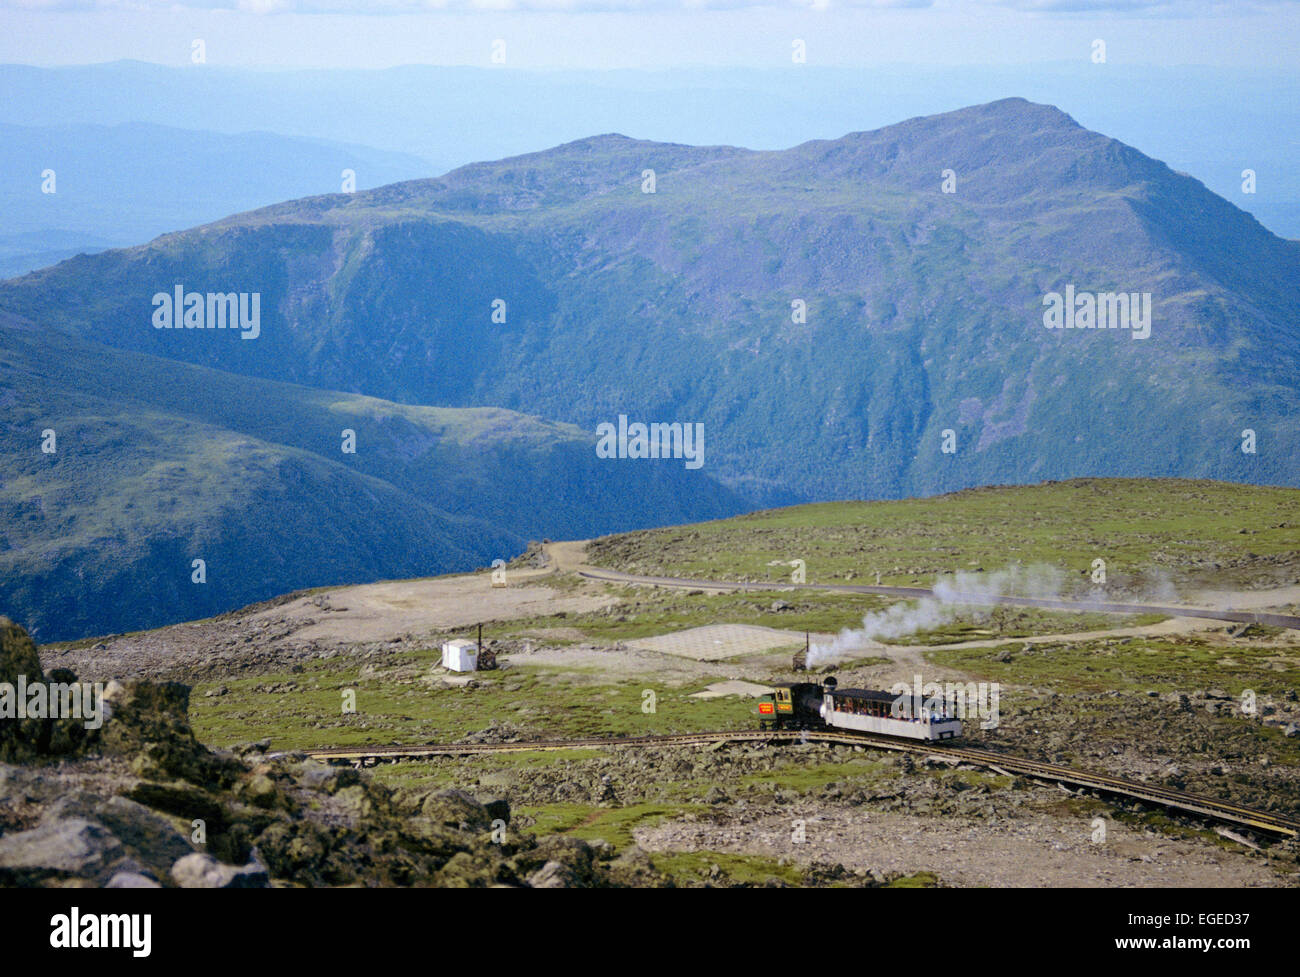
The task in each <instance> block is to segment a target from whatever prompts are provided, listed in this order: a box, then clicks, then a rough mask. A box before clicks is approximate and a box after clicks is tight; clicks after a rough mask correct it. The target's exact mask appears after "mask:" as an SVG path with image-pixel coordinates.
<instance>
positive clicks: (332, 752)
mask: <svg viewBox="0 0 1300 977" xmlns="http://www.w3.org/2000/svg"><path fill="white" fill-rule="evenodd" d="M755 742H762V743H834V744H837V745H847V746H865V747H871V748H873V749H882V750H894V751H896V752H903V753H919V754H924V755H927V756H938V757H944V758H948V759H951V760H953V761H954V762H957V763H969V764H973V765H975V766H980V767H985V768H989V769H992V770H995V771H997V772H1000V773H1005V774H1015V775H1018V776H1022V777H1029V778H1032V779H1035V780H1042V781H1047V782H1049V783H1055V784H1060V785H1063V786H1067V787H1073V788H1075V789H1078V790H1090V791H1095V792H1097V793H1101V794H1106V795H1110V796H1116V797H1126V798H1130V799H1133V800H1137V801H1141V802H1143V803H1147V804H1153V805H1156V806H1159V807H1164V808H1167V809H1169V810H1174V811H1180V812H1182V813H1185V814H1192V815H1195V816H1198V817H1203V818H1208V819H1210V820H1213V821H1221V822H1224V823H1228V824H1235V825H1239V826H1242V827H1247V828H1251V829H1253V830H1255V831H1258V832H1262V833H1264V834H1271V835H1277V836H1282V837H1290V838H1295V837H1300V821H1297V820H1295V819H1292V818H1288V817H1284V816H1282V815H1278V814H1273V813H1271V812H1268V811H1259V810H1255V809H1254V808H1249V807H1245V806H1243V805H1240V804H1233V803H1231V802H1229V801H1222V800H1217V799H1215V798H1212V797H1203V796H1201V795H1199V794H1191V793H1187V792H1185V791H1179V790H1173V789H1171V788H1168V787H1160V786H1157V785H1153V784H1145V783H1142V782H1141V781H1136V780H1127V779H1125V778H1123V777H1114V776H1111V775H1110V774H1103V773H1093V772H1089V771H1084V770H1076V769H1074V768H1072V767H1064V766H1060V765H1059V764H1053V763H1042V762H1039V761H1037V760H1027V759H1024V758H1022V757H1015V756H1008V755H1007V754H1003V753H994V752H991V751H989V750H979V749H974V748H971V747H965V746H949V745H941V744H938V743H920V742H911V741H908V740H900V739H893V738H890V737H887V736H872V735H868V734H849V733H840V732H830V731H825V730H798V731H780V730H721V731H717V732H709V733H678V734H672V735H664V736H629V737H622V736H610V737H593V738H587V739H572V740H535V741H530V742H522V743H445V744H425V745H417V746H357V747H340V748H336V749H318V750H307V751H305V752H306V753H307V754H308V755H309V756H311V757H312V758H314V759H316V760H323V761H327V762H335V763H338V762H350V763H354V764H357V765H364V764H369V763H378V762H385V761H387V762H395V761H398V760H418V759H422V758H426V757H434V756H475V755H482V754H487V753H525V752H533V751H555V750H578V749H600V748H604V747H633V748H637V747H640V748H645V747H662V746H712V745H714V744H718V743H755Z"/></svg>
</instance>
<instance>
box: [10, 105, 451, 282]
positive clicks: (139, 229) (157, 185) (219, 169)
mask: <svg viewBox="0 0 1300 977" xmlns="http://www.w3.org/2000/svg"><path fill="white" fill-rule="evenodd" d="M0 90H3V88H2V87H0ZM185 118H187V119H192V118H193V116H192V115H187V116H186V117H185ZM345 169H350V170H352V171H353V172H354V173H355V174H356V185H357V186H358V187H359V188H367V187H376V186H380V185H382V184H385V183H392V182H393V181H395V180H404V179H411V178H413V177H420V176H430V175H432V174H434V173H437V172H439V171H438V170H435V169H433V168H431V167H430V165H429V164H428V163H427V162H425V161H424V160H421V159H418V158H416V157H414V156H409V155H406V154H403V153H396V152H391V151H387V150H376V149H369V148H366V147H363V146H349V145H342V144H334V143H325V142H321V141H320V140H312V139H305V138H299V137H290V136H281V135H276V134H274V133H270V132H244V133H239V134H225V133H216V132H203V131H197V130H194V129H188V128H176V127H173V126H159V125H153V124H149V123H140V122H126V123H121V124H118V125H112V126H104V125H89V124H80V123H79V124H69V125H58V126H40V127H31V126H18V125H8V124H0V174H3V175H4V179H3V180H0V213H3V214H4V220H3V223H2V224H0V278H8V277H11V276H13V275H17V274H21V273H22V272H25V271H30V270H31V269H33V268H41V267H44V266H46V265H51V264H54V263H55V262H57V261H62V260H63V259H64V258H69V257H72V256H73V255H75V254H78V253H81V252H87V251H89V252H93V251H100V250H103V249H105V248H108V247H120V246H123V245H130V244H138V243H140V242H141V241H147V240H149V239H150V238H153V237H156V236H158V235H159V234H163V233H166V232H168V231H178V230H183V229H184V228H187V227H192V226H193V225H195V224H201V223H204V222H206V221H210V220H216V219H217V218H219V217H225V216H226V215H228V214H231V213H234V212H236V211H241V210H248V209H250V208H253V207H260V206H264V205H266V204H270V203H276V202H278V201H281V200H286V199H290V198H293V197H301V196H304V195H307V194H312V193H322V192H329V191H336V190H339V189H341V186H342V173H343V170H345ZM47 170H51V171H53V174H54V180H53V189H54V191H55V192H53V193H47V192H43V184H44V183H45V181H44V180H43V179H42V174H43V173H45V172H46V171H47Z"/></svg>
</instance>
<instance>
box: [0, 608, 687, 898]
mask: <svg viewBox="0 0 1300 977" xmlns="http://www.w3.org/2000/svg"><path fill="white" fill-rule="evenodd" d="M19 676H23V678H24V682H25V684H27V685H28V686H29V687H30V685H31V684H32V683H35V682H45V683H51V682H60V683H69V682H72V681H74V676H72V674H71V673H70V672H68V671H67V670H55V671H53V672H51V673H50V674H49V675H48V676H47V675H45V674H44V673H43V672H42V670H41V667H40V658H39V655H38V654H37V651H36V647H35V645H34V644H33V643H32V641H31V639H30V638H29V637H28V635H27V633H26V632H25V631H23V629H22V628H21V627H19V626H17V625H16V624H14V623H12V622H11V621H9V620H8V619H7V618H0V683H10V684H15V685H16V684H17V681H18V677H19ZM103 694H104V704H105V708H104V716H105V719H104V722H103V725H102V726H101V727H100V728H98V729H87V728H86V723H85V722H84V721H82V720H76V719H72V720H69V719H48V718H37V719H0V885H2V886H108V887H113V888H126V887H160V886H166V887H181V888H256V887H267V886H272V885H275V886H346V885H354V886H491V885H508V886H531V887H535V888H551V887H570V886H646V885H663V884H666V880H665V879H664V877H662V876H661V875H659V874H658V873H657V872H656V871H655V870H654V869H653V868H652V866H651V865H650V863H649V861H648V859H647V858H646V857H645V856H644V855H643V854H641V853H640V852H638V851H633V852H631V853H628V854H624V855H622V856H619V857H617V858H615V857H613V855H612V850H611V849H609V848H608V846H591V845H588V844H586V843H585V842H582V841H579V840H576V839H572V838H564V837H559V836H550V837H542V838H535V837H533V836H531V835H521V834H519V833H518V832H517V831H515V830H514V829H513V828H512V827H511V826H510V824H509V819H510V811H509V806H508V805H507V804H506V802H504V801H500V800H497V801H489V802H488V803H486V804H484V803H480V802H479V801H478V800H475V799H474V798H473V797H471V796H469V795H468V794H465V793H462V792H460V791H447V790H443V791H434V790H419V789H402V790H390V789H389V788H387V787H385V786H383V785H380V784H378V783H376V782H374V781H372V780H371V779H369V778H368V777H367V776H365V775H364V774H362V773H360V772H358V771H356V770H353V769H352V768H350V767H341V768H340V767H332V766H327V765H325V764H321V763H318V762H315V761H313V760H310V759H308V758H307V757H305V756H303V755H301V754H279V755H268V753H267V750H268V748H269V745H270V744H269V742H263V743H258V744H251V745H249V746H246V747H243V748H241V749H239V750H235V751H215V752H214V751H212V750H209V749H207V748H206V747H205V746H203V744H201V743H200V742H199V741H198V740H197V739H195V737H194V733H193V731H192V729H191V728H190V725H189V720H188V706H189V688H188V687H187V686H185V685H181V684H178V683H153V682H146V681H141V682H129V683H125V684H123V683H117V682H110V683H109V684H108V685H107V687H105V688H104V690H103Z"/></svg>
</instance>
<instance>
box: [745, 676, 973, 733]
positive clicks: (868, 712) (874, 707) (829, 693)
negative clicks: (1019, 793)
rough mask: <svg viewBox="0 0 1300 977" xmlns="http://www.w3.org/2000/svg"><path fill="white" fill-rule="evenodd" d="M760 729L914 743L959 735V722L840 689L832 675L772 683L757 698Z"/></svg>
mask: <svg viewBox="0 0 1300 977" xmlns="http://www.w3.org/2000/svg"><path fill="white" fill-rule="evenodd" d="M758 715H759V728H760V729H826V728H833V729H843V730H849V731H851V732H859V733H879V734H883V735H885V736H902V737H905V738H907V739H913V740H950V739H956V738H957V737H959V736H961V720H959V719H957V718H956V717H955V716H953V715H951V714H950V713H949V712H948V711H947V709H946V707H944V706H942V705H940V704H935V703H932V702H922V701H918V700H917V699H914V698H913V697H911V696H907V695H902V696H900V695H897V694H895V693H893V692H883V691H880V690H877V689H841V688H839V687H838V682H836V680H835V679H834V678H833V677H828V678H827V679H826V680H825V681H824V682H823V683H822V684H821V685H817V684H815V683H813V682H775V683H773V684H772V690H771V691H770V692H768V693H766V694H765V695H762V696H760V697H759V700H758Z"/></svg>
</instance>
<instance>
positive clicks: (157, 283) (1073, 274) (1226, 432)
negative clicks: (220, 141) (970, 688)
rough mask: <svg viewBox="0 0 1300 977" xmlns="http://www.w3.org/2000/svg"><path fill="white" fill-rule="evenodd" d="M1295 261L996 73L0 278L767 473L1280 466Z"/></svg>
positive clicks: (402, 189)
mask: <svg viewBox="0 0 1300 977" xmlns="http://www.w3.org/2000/svg"><path fill="white" fill-rule="evenodd" d="M945 171H948V172H951V173H952V174H953V175H954V179H955V182H956V192H955V193H950V194H949V193H944V192H943V191H942V189H941V182H942V180H943V174H944V173H945ZM651 172H652V173H653V182H654V187H653V189H654V191H655V192H653V193H648V192H643V190H645V189H646V188H647V187H648V184H647V183H646V177H647V175H648V174H650V173H651ZM1298 279H1300V244H1297V243H1295V242H1288V241H1284V240H1282V239H1280V238H1278V237H1276V236H1275V235H1273V234H1271V233H1270V232H1268V231H1267V230H1266V229H1264V228H1263V227H1261V226H1260V225H1259V224H1258V222H1256V221H1255V220H1254V219H1253V218H1251V217H1250V216H1249V215H1247V214H1245V213H1243V212H1242V211H1240V210H1238V209H1236V208H1235V207H1233V206H1232V205H1231V204H1229V203H1227V202H1226V201H1223V200H1222V199H1221V198H1219V197H1216V196H1215V195H1214V194H1212V193H1210V192H1209V191H1207V190H1206V189H1205V188H1204V187H1203V186H1202V185H1201V184H1200V183H1198V182H1197V181H1195V180H1194V179H1192V178H1190V177H1186V176H1182V175H1179V174H1176V173H1174V172H1173V171H1171V170H1169V169H1168V167H1166V166H1165V165H1164V164H1162V163H1159V162H1158V161H1155V160H1152V159H1150V158H1148V157H1146V156H1144V155H1142V154H1141V153H1140V152H1138V151H1137V150H1134V149H1132V148H1130V147H1128V146H1125V145H1123V144H1121V143H1119V142H1116V141H1115V140H1113V139H1109V138H1107V137H1105V136H1103V135H1099V134H1097V133H1094V132H1090V131H1089V130H1087V129H1084V128H1082V127H1081V126H1079V125H1078V124H1077V123H1075V122H1074V121H1073V120H1072V119H1071V118H1070V117H1069V116H1068V115H1066V114H1065V113H1063V112H1061V111H1059V110H1058V109H1055V108H1053V107H1051V106H1045V105H1035V104H1033V103H1029V102H1026V101H1024V100H1022V99H1008V100H1004V101H1000V102H995V103H991V104H989V105H982V106H975V107H972V108H969V109H963V110H960V111H957V112H952V113H947V114H945V115H940V116H933V117H926V118H919V119H912V120H908V121H906V122H903V123H900V124H898V125H895V126H890V127H887V128H885V129H881V130H877V131H874V132H866V133H854V134H851V135H848V136H845V137H843V138H842V139H838V140H830V141H816V142H811V143H805V144H803V145H800V146H796V147H794V148H793V149H790V150H786V151H782V152H755V151H749V150H741V149H734V148H728V147H704V148H701V147H689V146H676V145H665V144H657V143H646V142H642V141H637V140H632V139H628V138H626V137H622V136H617V135H606V136H598V137H593V138H590V139H584V140H580V141H578V142H574V143H569V144H566V145H564V146H560V147H557V148H555V149H553V150H548V151H546V152H541V153H532V154H528V155H526V156H521V157H515V158H512V159H508V160H502V161H500V162H496V163H483V164H474V165H472V166H468V167H464V168H462V169H459V170H456V171H453V172H452V173H449V174H447V175H446V176H444V177H441V178H437V179H429V180H418V181H411V182H407V183H400V184H395V185H391V186H387V187H382V188H378V189H376V190H372V191H367V192H362V193H357V194H354V195H330V196H323V197H311V198H305V199H303V200H299V201H293V202H289V203H284V204H278V205H274V206H271V207H267V208H263V209H261V210H257V211H252V212H250V213H247V214H241V215H238V216H235V217H231V218H228V219H225V220H222V221H218V222H216V223H214V224H210V225H206V226H204V227H202V228H197V229H195V230H193V231H187V232H183V233H180V234H174V235H168V236H165V237H163V238H160V239H158V240H156V241H154V242H151V243H150V244H148V245H143V246H140V247H137V248H132V249H128V250H123V251H115V252H110V253H107V254H102V255H96V256H93V257H89V258H82V259H74V260H73V261H69V262H65V263H64V264H62V265H60V266H58V267H56V268H54V269H50V270H47V271H42V272H39V273H36V274H33V275H29V276H27V277H25V278H22V279H19V280H16V281H13V282H9V283H5V284H4V285H0V307H6V308H10V309H13V310H14V311H16V312H19V313H21V314H22V315H25V316H28V317H29V318H32V319H33V320H34V321H39V322H42V323H46V324H49V325H52V326H58V327H59V328H62V329H66V330H68V331H70V332H74V333H79V334H81V335H83V336H87V337H88V338H94V339H96V340H99V341H103V342H106V343H109V344H112V345H117V346H121V347H123V348H130V349H136V350H139V351H142V352H149V353H152V354H154V355H159V356H164V357H170V358H175V359H182V360H186V361H189V362H193V363H197V364H202V365H206V366H211V367H216V368H219V369H223V370H228V371H230V372H234V373H240V374H246V375H255V376H261V377H266V378H270V379H277V380H285V381H290V382H293V383H299V384H306V385H313V386H324V387H329V388H334V389H344V390H355V391H359V392H365V393H367V394H370V395H373V396H379V397H383V398H386V399H391V400H395V401H398V402H404V403H442V404H448V405H451V406H488V405H491V406H504V407H507V408H509V409H512V410H519V411H522V412H525V413H533V414H537V415H540V416H544V417H548V418H555V419H557V420H563V421H567V422H571V423H574V424H577V425H578V426H580V427H583V428H585V429H588V430H591V429H594V427H595V425H596V424H598V423H601V422H607V421H611V420H613V419H615V418H616V416H617V415H618V414H619V413H627V414H629V416H631V415H643V416H644V419H646V420H690V421H698V422H702V423H704V424H705V427H706V429H707V430H708V432H709V444H710V462H709V464H708V466H707V470H708V472H709V473H710V474H712V475H714V476H716V477H718V478H720V479H722V480H723V481H724V482H725V483H726V484H728V485H730V486H731V487H732V488H733V489H735V490H736V491H739V492H741V493H742V494H743V495H745V496H746V497H748V498H750V499H751V500H752V501H754V502H755V503H767V502H780V501H800V500H810V499H827V498H839V497H879V496H899V495H911V494H927V493H932V492H936V491H946V490H950V489H955V488H960V487H963V486H966V485H976V484H983V483H987V482H1015V481H1022V480H1034V479H1041V478H1058V477H1060V478H1063V477H1070V476H1073V475H1079V474H1095V475H1185V476H1207V477H1221V478H1231V479H1236V480H1244V481H1265V482H1268V481H1281V482H1287V483H1293V482H1295V481H1296V480H1297V479H1298V478H1300V460H1297V458H1296V456H1295V455H1294V453H1293V452H1289V451H1283V450H1281V447H1280V446H1281V445H1283V444H1286V443H1290V442H1292V441H1293V440H1294V435H1295V433H1296V420H1295V419H1296V417H1297V416H1300V413H1298V411H1297V408H1300V403H1297V393H1296V390H1297V388H1298V387H1300V382H1297V381H1298V380H1300V370H1298V369H1297V366H1298V364H1297V355H1298V351H1300V342H1298V340H1300V301H1298V300H1297V297H1296V294H1295V292H1294V289H1293V287H1292V286H1293V283H1294V282H1295V281H1296V280H1298ZM177 282H185V283H187V287H189V286H190V285H192V286H193V287H196V288H197V287H200V286H203V287H210V288H218V289H224V288H235V287H239V288H240V289H254V288H255V289H257V290H258V291H260V292H261V294H262V302H263V309H264V326H263V333H264V334H263V336H262V338H261V339H259V340H258V341H257V342H256V343H240V344H232V343H229V342H224V343H212V342H206V341H198V342H188V341H178V339H177V337H176V336H174V335H171V334H166V333H163V332H158V331H155V330H152V329H150V328H149V327H148V317H149V311H150V310H149V306H148V302H149V297H150V296H151V295H152V294H153V293H154V292H155V291H156V290H157V289H162V288H168V289H169V288H171V287H173V285H174V284H175V283H177ZM1067 284H1073V285H1075V286H1076V287H1077V288H1078V289H1079V290H1081V291H1086V290H1093V291H1108V290H1123V291H1126V292H1128V291H1137V292H1151V293H1152V295H1153V307H1154V315H1155V317H1156V324H1155V327H1154V329H1153V333H1152V336H1151V338H1150V339H1148V340H1145V341H1143V342H1134V341H1132V340H1131V339H1130V337H1129V336H1128V335H1123V336H1119V335H1105V336H1097V335H1087V336H1086V337H1085V336H1084V335H1075V334H1073V333H1054V332H1052V331H1049V330H1045V329H1044V328H1043V326H1042V319H1041V316H1042V301H1043V296H1044V295H1046V294H1047V293H1049V292H1052V291H1054V290H1058V289H1061V288H1063V287H1064V286H1066V285H1067ZM498 301H499V302H502V303H504V304H505V308H506V310H507V312H506V316H507V318H506V322H505V323H493V322H492V321H491V312H492V309H493V308H494V303H496V302H498ZM800 301H801V302H803V303H805V305H806V309H807V323H806V324H798V323H794V322H792V321H791V319H792V315H791V310H792V303H795V302H800ZM109 322H111V323H113V324H114V325H113V327H112V328H111V329H108V330H105V329H104V327H103V325H102V324H103V323H109ZM205 338H206V337H198V339H199V340H204V339H205ZM1189 375H1194V376H1195V377H1196V378H1197V380H1196V383H1195V384H1188V383H1186V377H1187V376H1189ZM1072 378H1073V379H1072ZM1153 405H1155V406H1154V407H1153ZM1245 428H1250V429H1252V430H1255V431H1256V432H1257V436H1258V443H1259V444H1260V445H1261V448H1260V450H1259V451H1258V452H1257V453H1256V454H1255V455H1253V456H1251V455H1245V454H1243V453H1242V452H1241V451H1239V450H1238V448H1239V442H1240V438H1241V432H1242V430H1243V429H1245ZM944 431H952V432H954V434H955V435H956V442H957V452H956V454H950V455H945V454H943V453H941V451H940V441H941V436H942V432H944Z"/></svg>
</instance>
